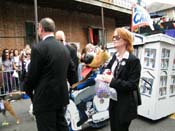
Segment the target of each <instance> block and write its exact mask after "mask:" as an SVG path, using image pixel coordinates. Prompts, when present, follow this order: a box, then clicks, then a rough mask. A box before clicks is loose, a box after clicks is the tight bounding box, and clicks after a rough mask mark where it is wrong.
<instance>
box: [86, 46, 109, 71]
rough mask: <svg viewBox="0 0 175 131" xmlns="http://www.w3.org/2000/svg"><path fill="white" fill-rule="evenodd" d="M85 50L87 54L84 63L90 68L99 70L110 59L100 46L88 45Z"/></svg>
mask: <svg viewBox="0 0 175 131" xmlns="http://www.w3.org/2000/svg"><path fill="white" fill-rule="evenodd" d="M85 49H86V53H85V56H84V62H85V64H86V65H87V66H88V67H91V68H98V67H100V66H101V65H103V64H104V63H105V62H106V61H107V60H108V58H109V54H108V53H107V51H106V50H103V49H101V48H100V47H98V46H94V45H92V44H87V46H86V47H85Z"/></svg>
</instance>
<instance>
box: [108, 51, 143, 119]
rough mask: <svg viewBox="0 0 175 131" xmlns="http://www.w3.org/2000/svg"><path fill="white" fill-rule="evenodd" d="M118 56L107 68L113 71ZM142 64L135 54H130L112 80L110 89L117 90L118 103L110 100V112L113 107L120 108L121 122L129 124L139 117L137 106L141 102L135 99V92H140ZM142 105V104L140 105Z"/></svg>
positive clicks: (114, 57)
mask: <svg viewBox="0 0 175 131" xmlns="http://www.w3.org/2000/svg"><path fill="white" fill-rule="evenodd" d="M115 60H116V55H114V56H113V58H112V59H111V60H110V62H109V64H108V65H107V68H109V69H111V67H112V65H113V63H114V61H115ZM140 73H141V64H140V60H139V59H138V58H136V57H135V56H134V55H133V54H129V58H128V59H123V60H122V61H121V65H120V68H119V70H118V73H116V76H114V78H113V79H112V81H111V83H110V87H112V88H114V89H116V91H117V97H118V101H114V100H112V99H111V100H110V107H109V110H110V109H112V107H113V106H118V107H117V108H118V110H119V120H120V121H121V122H127V121H130V120H132V119H134V118H136V117H137V105H138V101H139V102H140V100H139V99H138V98H140V97H137V98H135V91H136V92H138V93H137V95H140V94H139V90H138V85H139V80H140ZM139 104H140V103H139Z"/></svg>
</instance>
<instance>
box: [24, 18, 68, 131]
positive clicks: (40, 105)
mask: <svg viewBox="0 0 175 131" xmlns="http://www.w3.org/2000/svg"><path fill="white" fill-rule="evenodd" d="M54 32H55V23H54V21H53V20H52V19H50V18H43V19H41V21H40V22H39V28H38V34H39V37H40V39H41V42H39V43H38V44H35V45H34V46H33V47H32V53H31V63H30V67H29V72H28V78H27V81H26V83H25V88H26V92H27V93H28V94H29V95H30V96H32V95H33V99H32V102H33V111H34V115H35V116H36V123H37V128H38V131H68V126H67V122H66V120H65V117H64V113H65V107H66V106H67V104H68V103H69V97H68V88H67V69H68V66H69V63H70V55H69V51H68V50H67V48H65V46H64V45H63V44H61V43H60V42H58V41H57V40H56V39H55V38H54Z"/></svg>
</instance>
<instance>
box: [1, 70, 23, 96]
mask: <svg viewBox="0 0 175 131" xmlns="http://www.w3.org/2000/svg"><path fill="white" fill-rule="evenodd" d="M20 76H21V71H15V70H11V71H1V72H0V96H5V95H8V94H10V93H13V92H16V91H21V81H20Z"/></svg>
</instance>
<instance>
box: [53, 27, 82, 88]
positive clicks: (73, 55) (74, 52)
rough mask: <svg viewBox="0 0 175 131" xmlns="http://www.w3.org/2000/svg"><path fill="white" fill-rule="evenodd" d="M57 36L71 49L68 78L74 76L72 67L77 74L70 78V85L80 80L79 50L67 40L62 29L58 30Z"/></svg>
mask: <svg viewBox="0 0 175 131" xmlns="http://www.w3.org/2000/svg"><path fill="white" fill-rule="evenodd" d="M55 38H56V39H57V40H58V41H61V42H62V43H63V44H64V45H65V46H66V47H67V49H68V50H69V53H70V57H71V61H72V62H71V63H72V64H71V65H70V66H71V67H70V68H69V69H68V78H69V77H70V76H72V74H71V72H73V71H72V69H73V68H74V71H75V74H76V75H74V78H71V79H70V82H71V83H70V85H72V84H74V83H75V82H78V64H79V59H78V56H77V50H76V49H75V48H74V47H73V46H71V45H70V44H68V43H67V42H66V36H65V34H64V32H63V31H62V30H58V31H57V32H56V33H55Z"/></svg>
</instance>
